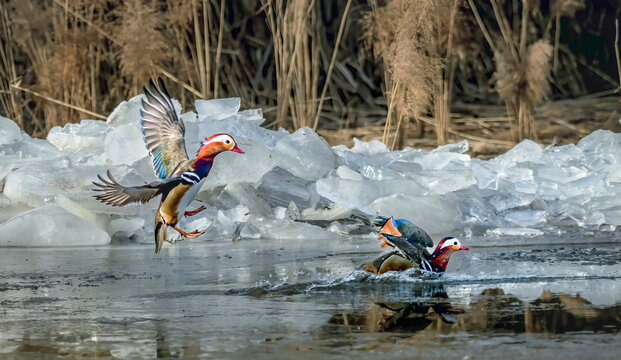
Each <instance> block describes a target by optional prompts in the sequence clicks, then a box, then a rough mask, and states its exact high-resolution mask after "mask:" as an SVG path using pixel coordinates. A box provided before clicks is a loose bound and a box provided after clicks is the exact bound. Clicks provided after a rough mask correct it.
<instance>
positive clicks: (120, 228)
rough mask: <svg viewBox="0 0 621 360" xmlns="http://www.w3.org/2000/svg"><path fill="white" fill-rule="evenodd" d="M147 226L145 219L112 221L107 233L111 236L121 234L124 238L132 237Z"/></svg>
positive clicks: (131, 218) (133, 218)
mask: <svg viewBox="0 0 621 360" xmlns="http://www.w3.org/2000/svg"><path fill="white" fill-rule="evenodd" d="M144 225H145V219H143V218H140V217H130V218H127V219H126V218H119V219H114V220H111V221H110V222H109V223H108V227H107V228H106V231H107V232H108V234H110V235H111V236H114V235H115V234H118V233H121V234H123V235H124V236H130V235H132V234H134V233H135V232H136V231H138V230H139V229H141V228H142V227H143V226H144Z"/></svg>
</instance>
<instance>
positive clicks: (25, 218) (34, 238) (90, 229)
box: [0, 204, 110, 247]
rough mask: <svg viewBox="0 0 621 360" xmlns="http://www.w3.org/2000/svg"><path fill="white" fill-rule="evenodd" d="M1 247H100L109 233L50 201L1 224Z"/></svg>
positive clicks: (106, 239) (108, 240)
mask: <svg viewBox="0 0 621 360" xmlns="http://www.w3.org/2000/svg"><path fill="white" fill-rule="evenodd" d="M0 234H2V237H0V246H5V247H6V246H17V247H22V246H24V247H30V246H101V245H106V244H108V243H110V236H109V235H108V233H107V232H105V231H103V230H101V229H100V228H98V227H97V226H95V225H93V224H91V223H90V222H88V221H86V220H84V219H82V218H80V217H77V216H75V215H73V214H71V213H70V212H68V211H67V210H65V209H63V208H62V207H60V206H58V205H55V204H49V205H45V206H42V207H40V208H37V209H34V210H31V211H28V212H26V213H23V214H21V215H18V216H16V217H14V218H12V219H10V220H9V221H7V222H5V223H3V224H1V225H0Z"/></svg>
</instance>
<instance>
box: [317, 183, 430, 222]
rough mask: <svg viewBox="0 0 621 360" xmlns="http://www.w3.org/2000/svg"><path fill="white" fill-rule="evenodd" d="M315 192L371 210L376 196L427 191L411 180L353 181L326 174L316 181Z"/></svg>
mask: <svg viewBox="0 0 621 360" xmlns="http://www.w3.org/2000/svg"><path fill="white" fill-rule="evenodd" d="M315 186H316V189H317V193H318V194H319V195H321V196H323V197H325V198H327V199H329V200H331V201H333V202H335V203H337V204H339V205H341V206H343V207H354V208H358V209H360V210H362V211H364V212H371V213H372V212H373V211H372V210H371V209H370V208H369V205H370V204H371V203H372V202H373V201H375V200H376V199H378V198H381V197H384V196H388V195H392V194H412V195H414V194H418V195H424V194H427V193H428V191H427V190H425V189H424V188H423V187H422V186H421V185H419V184H418V183H417V182H415V181H413V180H408V179H395V180H383V181H378V180H364V181H354V180H345V179H340V178H338V177H334V176H328V177H325V178H323V179H319V180H318V181H317V183H316V185H315Z"/></svg>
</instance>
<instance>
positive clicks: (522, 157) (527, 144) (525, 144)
mask: <svg viewBox="0 0 621 360" xmlns="http://www.w3.org/2000/svg"><path fill="white" fill-rule="evenodd" d="M542 154H543V149H542V147H541V145H539V144H537V143H536V142H534V141H532V140H523V141H522V142H521V143H519V144H517V145H515V146H514V147H513V148H511V150H509V151H507V152H506V153H504V154H502V155H499V156H497V157H495V158H494V159H492V160H490V162H492V163H493V164H496V165H500V166H502V167H511V166H515V165H516V164H519V163H523V162H532V163H538V162H540V161H541V156H542Z"/></svg>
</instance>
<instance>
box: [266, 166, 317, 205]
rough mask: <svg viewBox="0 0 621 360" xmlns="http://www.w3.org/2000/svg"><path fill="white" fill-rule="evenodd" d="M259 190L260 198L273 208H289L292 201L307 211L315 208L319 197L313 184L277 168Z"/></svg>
mask: <svg viewBox="0 0 621 360" xmlns="http://www.w3.org/2000/svg"><path fill="white" fill-rule="evenodd" d="M260 183H261V185H260V186H259V188H258V189H257V193H258V195H259V196H261V197H263V198H264V199H266V200H267V201H268V202H269V203H270V204H271V205H272V206H280V207H287V206H288V205H289V202H290V201H293V202H295V204H296V205H297V206H298V207H300V208H302V209H306V208H309V207H313V208H314V207H315V204H316V203H317V201H318V198H319V195H318V194H317V193H316V192H315V191H314V190H313V188H312V186H311V182H309V181H306V180H304V179H302V178H300V177H297V176H295V175H293V174H291V173H290V172H288V171H287V170H284V169H282V168H280V167H278V166H277V167H275V168H273V169H272V170H271V171H269V172H267V173H266V174H265V175H263V177H262V178H261V181H260Z"/></svg>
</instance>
